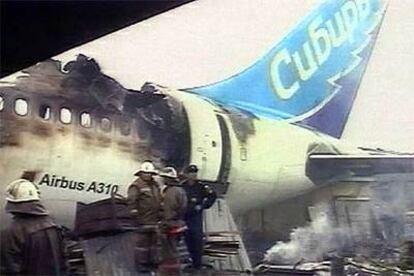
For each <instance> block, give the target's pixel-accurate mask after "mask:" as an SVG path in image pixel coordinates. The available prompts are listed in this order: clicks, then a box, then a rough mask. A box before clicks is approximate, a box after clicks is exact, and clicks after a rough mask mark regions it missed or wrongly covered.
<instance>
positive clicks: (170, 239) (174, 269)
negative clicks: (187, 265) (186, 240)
mask: <svg viewBox="0 0 414 276" xmlns="http://www.w3.org/2000/svg"><path fill="white" fill-rule="evenodd" d="M159 175H160V177H161V178H160V184H161V195H162V197H163V204H162V206H163V222H162V225H163V227H162V229H163V234H164V235H163V240H162V252H161V255H162V264H161V265H160V269H159V274H160V275H180V262H179V254H178V250H177V243H178V241H179V239H180V238H181V235H182V234H183V233H184V230H185V229H186V226H185V222H184V214H185V211H186V207H187V196H186V194H185V191H184V190H183V188H182V187H180V186H179V185H178V181H177V171H176V170H175V169H174V168H173V167H165V168H164V169H163V170H161V172H160V174H159Z"/></svg>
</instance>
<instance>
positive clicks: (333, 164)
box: [306, 152, 414, 183]
mask: <svg viewBox="0 0 414 276" xmlns="http://www.w3.org/2000/svg"><path fill="white" fill-rule="evenodd" d="M394 173H414V154H372V153H364V152H361V153H360V154H341V153H338V152H331V153H315V152H314V153H310V154H309V155H308V160H307V164H306V175H307V176H308V177H309V178H310V179H311V180H312V181H314V182H316V183H321V182H326V181H331V180H336V181H346V180H352V179H355V177H368V176H374V175H377V174H394Z"/></svg>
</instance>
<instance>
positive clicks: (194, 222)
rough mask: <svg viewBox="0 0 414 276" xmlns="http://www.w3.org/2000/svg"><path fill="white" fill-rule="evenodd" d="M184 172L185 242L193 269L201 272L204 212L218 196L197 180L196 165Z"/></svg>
mask: <svg viewBox="0 0 414 276" xmlns="http://www.w3.org/2000/svg"><path fill="white" fill-rule="evenodd" d="M184 172H185V177H186V179H185V180H184V181H183V182H182V184H183V188H184V190H185V192H186V194H187V199H188V204H187V211H186V214H185V223H186V225H187V227H188V230H187V231H186V233H185V242H186V244H187V248H188V251H189V253H190V256H191V259H192V266H191V268H192V269H195V270H199V269H201V267H202V262H201V258H202V254H203V210H204V209H208V208H210V207H211V206H212V205H213V204H214V202H215V201H216V198H217V195H216V193H215V192H214V191H213V190H212V189H211V188H210V187H209V186H208V185H203V184H202V183H200V181H198V180H197V172H198V168H197V166H196V165H190V166H188V167H187V168H186V169H185V171H184Z"/></svg>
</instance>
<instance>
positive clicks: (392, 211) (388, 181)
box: [264, 174, 414, 264]
mask: <svg viewBox="0 0 414 276" xmlns="http://www.w3.org/2000/svg"><path fill="white" fill-rule="evenodd" d="M413 184H414V178H413V175H412V174H394V175H383V176H378V177H377V181H376V182H375V183H372V184H370V185H367V187H366V188H365V192H364V193H365V194H364V197H360V198H349V197H348V198H335V199H334V200H333V201H334V202H331V203H330V204H321V205H319V206H316V207H315V209H317V210H322V211H320V212H319V213H318V215H317V216H316V218H315V219H314V220H313V221H312V222H311V223H310V224H309V225H307V226H305V227H301V228H296V229H294V230H293V231H292V232H291V234H290V241H288V242H282V241H279V242H277V243H276V244H275V245H274V246H273V247H271V248H270V249H269V250H268V251H267V253H266V254H265V258H264V259H265V261H267V262H271V263H289V264H293V263H296V262H298V261H301V260H306V261H321V260H323V259H324V258H326V257H328V256H329V255H342V256H345V255H346V256H353V255H363V256H366V257H369V258H372V259H377V260H390V261H392V260H397V259H398V249H399V247H400V246H401V244H402V243H403V242H404V241H406V240H410V239H411V240H412V239H414V216H413V212H412V211H413V210H414V185H413Z"/></svg>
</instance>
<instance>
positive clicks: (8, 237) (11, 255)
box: [0, 179, 65, 275]
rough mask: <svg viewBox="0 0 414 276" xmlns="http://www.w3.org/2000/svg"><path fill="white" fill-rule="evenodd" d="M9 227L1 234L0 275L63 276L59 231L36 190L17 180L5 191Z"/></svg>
mask: <svg viewBox="0 0 414 276" xmlns="http://www.w3.org/2000/svg"><path fill="white" fill-rule="evenodd" d="M6 201H7V203H6V212H8V213H11V214H12V215H13V217H12V222H11V225H10V226H9V227H8V228H7V229H6V230H4V232H2V233H1V249H0V251H1V254H0V255H1V261H0V267H1V269H0V274H1V275H64V274H65V262H64V254H63V238H62V233H61V230H60V228H59V227H58V226H57V225H56V224H55V222H54V221H53V220H52V218H51V217H50V216H49V214H48V211H47V210H46V208H45V207H44V206H43V205H42V203H41V202H40V196H39V191H38V188H37V186H36V185H35V184H34V183H32V182H31V181H29V180H26V179H18V180H15V181H13V182H12V183H10V184H9V185H8V186H7V188H6Z"/></svg>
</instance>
